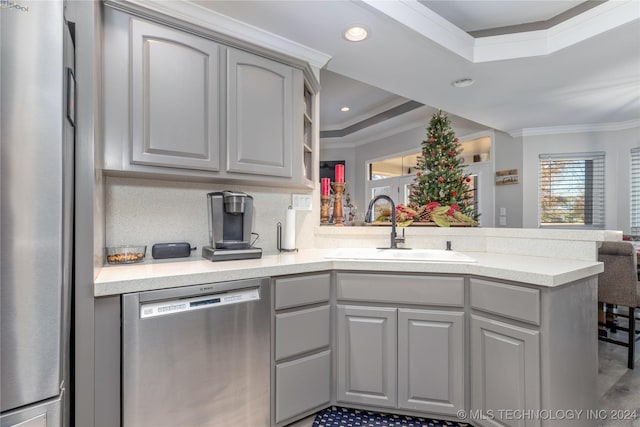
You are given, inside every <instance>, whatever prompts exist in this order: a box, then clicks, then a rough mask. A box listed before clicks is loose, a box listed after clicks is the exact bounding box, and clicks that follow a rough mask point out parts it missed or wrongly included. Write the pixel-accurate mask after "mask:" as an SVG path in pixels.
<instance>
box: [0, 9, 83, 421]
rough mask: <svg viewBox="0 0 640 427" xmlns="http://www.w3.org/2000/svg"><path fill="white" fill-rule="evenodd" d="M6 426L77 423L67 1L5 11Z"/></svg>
mask: <svg viewBox="0 0 640 427" xmlns="http://www.w3.org/2000/svg"><path fill="white" fill-rule="evenodd" d="M0 45H1V56H0V68H1V70H0V98H1V104H0V116H1V123H0V125H1V139H0V143H1V151H0V190H1V192H0V195H1V200H0V215H1V216H0V223H1V228H0V240H1V250H0V280H1V282H0V300H1V305H0V310H1V311H0V321H1V324H0V327H1V329H0V333H1V339H0V382H1V390H0V392H1V394H0V401H1V405H2V413H1V414H0V425H1V427H9V426H18V425H19V426H20V427H36V426H37V427H44V426H46V427H54V426H55V427H57V426H68V425H69V416H68V414H69V410H68V408H69V401H70V399H69V391H70V390H69V372H70V370H69V367H70V362H69V357H70V356H69V355H70V351H69V346H70V342H69V341H70V332H71V326H70V295H71V293H70V292H71V288H72V280H73V278H72V262H73V261H72V260H73V247H72V242H73V155H74V151H73V148H74V127H73V121H74V117H75V116H74V115H75V94H74V74H73V63H74V49H73V42H72V39H71V33H70V31H69V27H68V25H67V24H66V23H65V20H64V4H63V2H62V1H61V0H60V1H58V0H52V1H24V0H12V1H4V0H3V1H2V5H1V7H0Z"/></svg>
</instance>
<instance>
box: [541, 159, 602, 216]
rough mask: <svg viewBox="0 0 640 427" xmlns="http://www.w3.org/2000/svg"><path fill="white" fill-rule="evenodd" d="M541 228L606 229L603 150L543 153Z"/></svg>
mask: <svg viewBox="0 0 640 427" xmlns="http://www.w3.org/2000/svg"><path fill="white" fill-rule="evenodd" d="M538 206H539V214H538V221H539V224H540V226H541V227H554V226H556V227H571V228H604V213H605V205H604V153H571V154H541V155H540V165H539V171H538Z"/></svg>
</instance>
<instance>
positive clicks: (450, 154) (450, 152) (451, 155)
mask: <svg viewBox="0 0 640 427" xmlns="http://www.w3.org/2000/svg"><path fill="white" fill-rule="evenodd" d="M447 154H448V155H449V157H453V155H454V154H455V153H454V152H453V151H449V152H448V153H447Z"/></svg>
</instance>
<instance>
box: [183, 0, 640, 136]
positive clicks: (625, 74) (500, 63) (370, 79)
mask: <svg viewBox="0 0 640 427" xmlns="http://www.w3.org/2000/svg"><path fill="white" fill-rule="evenodd" d="M195 3H198V4H200V5H203V6H205V7H206V8H208V9H211V10H214V11H217V12H219V13H221V14H224V15H227V16H230V17H233V18H235V19H237V20H239V21H242V22H244V23H248V24H250V25H252V26H255V27H257V28H260V29H262V30H265V31H267V32H270V33H272V34H275V35H277V36H279V37H282V38H285V39H288V40H290V41H294V42H296V43H299V44H300V45H303V46H306V47H309V48H312V49H315V50H317V51H319V52H323V53H325V54H327V55H329V56H330V57H331V59H330V60H329V61H328V63H327V64H326V66H325V67H324V68H325V69H326V70H328V71H331V72H332V73H333V74H331V73H324V72H323V73H321V82H320V84H321V86H322V90H321V96H320V100H321V101H320V102H321V111H320V113H321V130H334V129H340V128H344V127H346V126H348V125H350V124H353V123H354V122H357V121H359V120H362V119H363V118H366V117H368V116H371V115H373V114H376V113H377V112H380V111H381V110H384V109H385V108H387V107H388V106H394V105H398V104H399V103H402V102H404V101H406V100H415V101H418V102H420V103H423V104H426V105H427V106H430V107H432V110H433V109H442V110H444V111H446V112H448V113H449V114H450V115H454V116H458V117H463V118H465V119H467V122H466V123H467V124H470V123H471V124H473V122H475V125H477V126H486V127H490V128H495V129H498V130H501V131H506V132H511V133H518V132H519V131H522V130H523V129H530V128H546V127H557V126H565V127H570V126H580V125H598V124H612V123H616V124H619V123H636V122H635V121H640V19H639V17H640V0H624V1H613V0H611V1H609V2H606V3H603V4H601V5H598V6H596V7H594V8H592V9H590V10H589V11H587V12H584V13H582V14H581V15H579V16H577V17H576V18H573V19H572V20H570V21H566V22H565V23H563V24H561V25H559V26H556V27H553V28H551V29H549V30H544V31H537V32H529V33H522V34H512V35H506V36H496V37H483V38H475V39H474V38H473V37H472V36H470V35H469V34H467V33H466V31H471V30H475V29H486V28H489V27H494V26H505V25H507V26H508V25H518V24H521V23H525V22H527V23H530V22H537V21H541V20H548V19H550V18H552V17H553V16H555V15H557V14H558V13H562V12H566V11H567V10H568V9H571V8H572V7H574V6H576V5H577V4H579V3H581V2H579V1H566V0H559V1H526V0H511V1H484V0H476V1H457V0H449V1H446V2H445V1H437V2H431V1H423V2H417V1H416V0H401V1H399V0H395V1H387V0H364V1H361V0H354V1H346V0H341V1H316V0H295V1H290V0H289V1H288V0H278V1H269V0H257V1H243V0H236V1H211V0H204V1H196V2H195ZM425 5H426V6H430V7H433V10H430V9H427V7H425ZM434 11H435V12H437V13H435V12H434ZM487 12H489V13H487ZM440 15H442V16H446V17H448V19H450V20H451V21H453V22H449V21H447V20H446V19H444V18H443V17H442V16H440ZM354 23H358V24H362V25H365V26H366V27H367V28H368V29H369V30H370V37H369V38H368V39H367V40H365V41H364V42H360V43H352V42H348V41H346V40H345V39H344V38H343V37H342V33H343V31H344V30H345V29H346V28H347V27H348V26H349V25H351V24H354ZM427 24H429V25H427ZM336 75H337V76H336ZM340 76H344V77H347V78H348V79H342V78H340ZM462 77H471V78H473V79H474V80H475V83H474V84H473V85H472V86H470V87H467V88H455V87H452V86H451V82H452V81H453V80H456V79H459V78H462ZM354 80H355V82H353V81H354ZM345 103H350V104H351V105H349V106H350V107H351V108H352V110H351V111H350V113H349V114H339V112H338V111H337V109H338V108H339V107H340V106H342V105H343V104H345ZM425 108H429V107H425ZM414 114H416V112H414ZM410 115H411V113H407V116H410ZM424 122H425V123H427V122H428V116H425V120H424ZM359 132H365V131H359Z"/></svg>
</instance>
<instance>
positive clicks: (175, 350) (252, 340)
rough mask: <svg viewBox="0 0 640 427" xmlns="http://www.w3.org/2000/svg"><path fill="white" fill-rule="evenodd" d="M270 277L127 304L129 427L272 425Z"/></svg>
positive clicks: (143, 295) (157, 294)
mask: <svg viewBox="0 0 640 427" xmlns="http://www.w3.org/2000/svg"><path fill="white" fill-rule="evenodd" d="M269 301H270V297H269V280H268V279H252V280H242V281H235V282H225V283H216V284H206V285H196V286H189V287H184V288H174V289H166V290H158V291H149V292H140V293H136V294H127V295H124V296H123V299H122V305H123V307H122V308H123V309H122V313H123V314H122V316H123V342H122V405H123V409H122V411H123V427H164V426H166V427H178V426H180V427H230V426H238V427H241V426H247V427H249V426H250V427H262V426H265V427H266V426H268V425H269V420H270V413H269V410H270V399H269V392H270V391H269V386H270V373H269V369H270V358H269V355H270V331H271V328H270V304H269Z"/></svg>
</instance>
